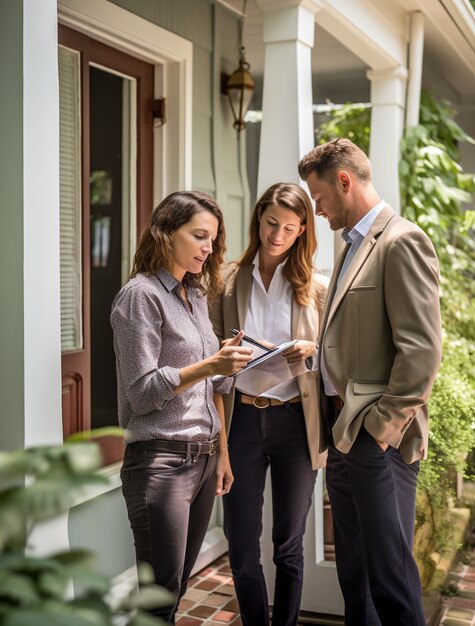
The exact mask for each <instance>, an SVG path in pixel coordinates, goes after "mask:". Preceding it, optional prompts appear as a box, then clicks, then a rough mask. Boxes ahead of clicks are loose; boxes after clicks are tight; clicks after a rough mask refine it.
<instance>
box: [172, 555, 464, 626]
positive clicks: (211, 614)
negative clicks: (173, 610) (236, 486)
mask: <svg viewBox="0 0 475 626" xmlns="http://www.w3.org/2000/svg"><path fill="white" fill-rule="evenodd" d="M468 561H469V562H468V563H466V564H462V563H460V562H459V563H457V564H455V565H454V566H453V569H452V571H451V572H450V574H449V577H448V580H447V584H448V585H450V586H451V587H452V588H453V592H454V593H455V594H456V595H454V596H448V597H447V596H445V597H444V598H443V601H442V611H441V612H440V615H439V619H438V620H437V621H436V622H432V623H435V624H437V626H475V549H473V552H472V554H471V558H469V560H468ZM311 621H313V620H311V618H310V619H306V620H305V622H306V623H310V622H311ZM314 623H319V624H322V623H324V622H321V621H315V622H314ZM325 623H328V624H330V623H335V624H336V623H338V622H337V621H335V622H333V621H328V622H325ZM339 623H342V622H341V621H340V622H339ZM176 624H177V626H225V625H226V626H227V625H231V624H232V625H233V626H242V622H241V618H240V616H239V606H238V603H237V600H236V596H235V595H234V584H233V579H232V577H231V570H230V567H229V561H228V557H227V555H223V556H222V557H220V558H219V559H217V560H216V561H214V562H213V563H211V565H209V566H208V567H206V568H205V569H203V570H201V571H200V572H198V573H197V574H196V575H195V576H193V578H191V579H190V581H189V584H188V591H187V592H186V594H185V595H184V597H183V598H182V600H181V602H180V607H179V611H178V615H177V620H176ZM302 624H303V623H302Z"/></svg>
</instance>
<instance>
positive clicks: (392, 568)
mask: <svg viewBox="0 0 475 626" xmlns="http://www.w3.org/2000/svg"><path fill="white" fill-rule="evenodd" d="M299 173H300V176H301V177H302V178H303V179H304V180H306V181H307V184H308V187H309V190H310V194H311V196H312V198H313V199H314V200H315V203H316V214H317V215H320V216H323V217H325V218H327V219H328V221H329V224H330V227H331V229H332V230H338V229H340V228H342V229H343V231H342V237H343V238H344V240H345V242H346V246H345V248H344V250H343V251H342V252H341V254H340V256H339V258H338V260H337V262H336V266H335V270H334V272H333V276H332V279H331V282H330V285H329V291H328V299H327V305H326V308H325V312H324V317H323V324H322V328H321V333H320V342H319V346H320V349H319V361H320V371H321V376H320V377H319V390H318V391H319V397H320V405H321V408H322V415H323V416H324V418H325V419H326V421H327V424H328V432H329V452H328V466H327V474H326V480H327V488H328V493H329V496H330V502H331V507H332V512H333V520H334V529H335V550H336V563H337V570H338V577H339V581H340V585H341V588H342V591H343V595H344V598H345V624H347V626H381V625H382V626H389V625H397V626H409V625H410V626H425V624H426V621H425V617H424V611H423V608H422V594H421V586H420V580H419V574H418V570H417V566H416V563H415V561H414V558H413V556H412V545H413V538H414V516H415V496H416V481H417V473H418V469H419V460H420V459H423V458H425V457H426V455H427V441H428V415H427V402H428V399H429V395H430V391H431V388H432V384H433V381H434V378H435V376H436V373H437V370H438V367H439V363H440V356H441V327H440V310H439V290H438V263H437V258H436V254H435V252H434V248H433V246H432V244H431V242H430V240H429V239H428V237H427V236H426V235H425V234H424V233H423V231H422V230H421V229H420V228H418V227H417V226H416V225H414V224H413V223H411V222H409V221H407V220H405V219H404V218H402V217H400V216H398V215H396V213H395V212H394V211H393V209H391V207H390V206H388V205H387V204H386V203H385V202H384V200H381V199H380V198H379V196H378V194H377V192H376V190H375V188H374V186H373V184H372V182H371V166H370V162H369V160H368V158H367V156H366V155H365V154H364V152H362V151H361V150H360V149H359V148H358V147H357V146H355V145H354V144H353V143H352V142H351V141H349V140H347V139H336V140H334V141H331V142H329V143H326V144H324V145H321V146H318V147H316V148H314V149H313V150H311V151H310V152H309V153H308V154H307V155H306V156H305V157H304V158H303V159H302V160H301V161H300V163H299Z"/></svg>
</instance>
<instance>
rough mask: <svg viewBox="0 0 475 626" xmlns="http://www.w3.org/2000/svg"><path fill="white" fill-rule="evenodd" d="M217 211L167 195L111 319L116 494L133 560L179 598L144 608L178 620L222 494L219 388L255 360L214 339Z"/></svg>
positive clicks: (219, 258)
mask: <svg viewBox="0 0 475 626" xmlns="http://www.w3.org/2000/svg"><path fill="white" fill-rule="evenodd" d="M224 249H225V233H224V225H223V218H222V214H221V211H220V209H219V207H218V206H217V204H216V203H215V202H214V200H213V199H212V198H211V197H209V196H207V195H206V194H203V193H199V192H189V191H184V192H176V193H173V194H171V195H169V196H168V197H167V198H165V199H164V200H163V201H162V202H161V203H160V204H159V206H158V207H157V208H156V209H155V211H154V212H153V214H152V217H151V221H150V224H149V226H148V227H147V228H146V229H145V231H144V232H143V233H142V236H141V239H140V242H139V245H138V249H137V252H136V254H135V258H134V266H133V270H132V274H131V279H130V280H129V282H128V283H127V284H126V285H125V286H124V287H123V288H122V289H121V290H120V292H119V293H118V294H117V296H116V298H115V300H114V302H113V305H112V314H111V324H112V329H113V333H114V349H115V354H116V364H117V384H118V406H119V423H120V425H121V426H122V427H123V428H124V429H125V439H126V443H127V446H126V450H125V454H124V463H123V466H122V470H121V478H122V491H123V494H124V498H125V501H126V504H127V509H128V515H129V520H130V525H131V528H132V531H133V535H134V542H135V552H136V558H137V561H138V562H141V561H142V562H147V563H149V564H151V566H152V567H153V570H154V574H155V580H156V582H157V584H160V585H162V586H163V587H165V588H166V589H168V590H169V591H171V592H172V593H173V594H174V595H175V597H176V603H175V604H174V605H173V606H172V607H168V608H166V609H163V608H161V609H156V610H155V611H152V613H153V614H154V615H157V616H160V617H162V618H163V619H165V620H166V621H167V622H168V623H171V624H174V623H175V613H176V609H177V606H178V602H179V599H180V598H181V596H182V595H183V594H184V593H185V591H186V585H187V582H188V578H189V575H190V572H191V570H192V567H193V565H194V563H195V561H196V558H197V556H198V553H199V550H200V547H201V544H202V541H203V538H204V536H205V533H206V529H207V526H208V522H209V518H210V515H211V510H212V507H213V502H214V496H215V494H216V495H224V494H226V493H228V492H229V490H230V488H231V484H232V482H233V475H232V472H231V467H230V464H229V456H228V452H227V442H226V432H225V429H224V428H222V424H223V420H224V411H223V400H222V396H221V393H228V392H229V390H230V388H231V385H232V379H231V378H225V379H222V380H221V381H220V382H212V380H211V377H212V376H214V375H216V374H222V375H225V376H229V375H231V374H233V373H235V372H237V371H238V370H239V369H240V368H242V367H244V366H245V365H246V364H247V363H248V361H249V359H250V358H251V355H252V350H251V349H250V348H243V347H240V346H239V345H238V344H239V343H240V341H241V339H242V334H240V335H238V336H237V337H236V338H235V339H233V340H230V341H227V342H226V344H225V345H224V346H223V347H222V348H221V350H218V348H219V344H218V340H217V339H216V336H215V335H214V333H213V329H212V326H211V323H210V321H209V318H208V297H210V298H212V297H214V296H215V295H216V294H217V293H218V291H219V289H220V288H221V278H220V267H221V265H222V262H223V253H224Z"/></svg>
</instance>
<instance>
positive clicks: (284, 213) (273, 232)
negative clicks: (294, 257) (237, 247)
mask: <svg viewBox="0 0 475 626" xmlns="http://www.w3.org/2000/svg"><path fill="white" fill-rule="evenodd" d="M304 230H305V226H304V225H303V224H302V223H301V222H300V218H299V216H298V215H297V214H296V213H294V212H293V211H291V210H290V209H286V208H285V207H282V206H279V205H278V204H271V205H269V206H268V207H267V208H266V209H265V210H264V212H263V213H262V215H261V220H260V222H259V239H260V241H261V246H260V252H259V254H260V255H261V256H262V254H263V253H264V254H267V255H269V256H271V257H277V258H279V261H280V258H282V259H284V258H285V257H286V256H287V254H288V253H289V251H290V249H291V248H292V246H293V245H294V243H295V241H296V239H297V237H300V235H301V234H302V233H303V231H304Z"/></svg>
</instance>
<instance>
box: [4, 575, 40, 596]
mask: <svg viewBox="0 0 475 626" xmlns="http://www.w3.org/2000/svg"><path fill="white" fill-rule="evenodd" d="M0 597H2V598H9V599H10V600H11V601H13V602H15V603H16V602H18V603H20V604H31V603H33V602H36V601H38V600H39V598H40V594H39V593H38V590H37V589H36V586H35V583H34V580H33V579H32V578H30V577H29V576H23V575H21V574H16V573H14V572H8V571H1V570H0Z"/></svg>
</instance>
